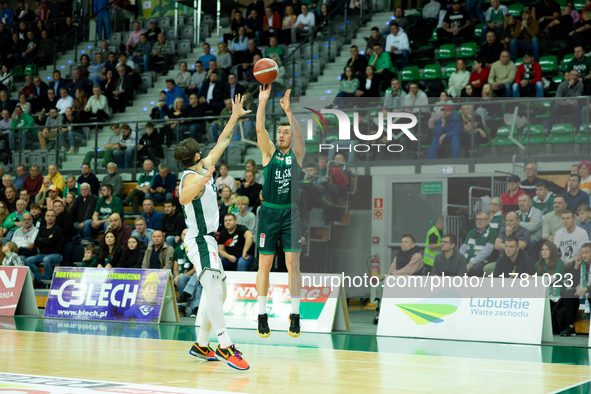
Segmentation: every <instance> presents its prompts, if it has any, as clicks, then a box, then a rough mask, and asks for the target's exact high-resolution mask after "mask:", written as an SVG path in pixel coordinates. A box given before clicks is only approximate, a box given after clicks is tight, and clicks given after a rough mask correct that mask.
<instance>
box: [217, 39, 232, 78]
mask: <svg viewBox="0 0 591 394" xmlns="http://www.w3.org/2000/svg"><path fill="white" fill-rule="evenodd" d="M216 63H217V66H218V68H219V69H222V70H228V71H229V70H230V69H231V68H232V64H233V63H232V54H231V53H230V51H229V50H228V44H226V43H225V42H223V41H222V42H220V43H218V54H217V55H216Z"/></svg>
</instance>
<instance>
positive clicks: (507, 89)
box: [488, 51, 517, 97]
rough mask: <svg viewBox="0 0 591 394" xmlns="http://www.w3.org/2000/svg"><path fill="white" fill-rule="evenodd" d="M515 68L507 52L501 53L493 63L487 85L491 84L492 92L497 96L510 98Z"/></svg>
mask: <svg viewBox="0 0 591 394" xmlns="http://www.w3.org/2000/svg"><path fill="white" fill-rule="evenodd" d="M516 72H517V68H516V67H515V63H513V62H512V61H511V59H510V56H509V52H508V51H503V52H501V56H500V58H499V60H497V61H496V62H495V63H493V65H492V67H491V68H490V74H489V76H488V83H489V84H491V86H492V88H493V92H494V93H495V94H496V95H497V96H498V97H501V96H503V95H504V96H505V97H511V95H512V86H511V85H512V84H513V82H514V81H515V74H516Z"/></svg>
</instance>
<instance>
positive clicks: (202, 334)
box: [197, 326, 211, 347]
mask: <svg viewBox="0 0 591 394" xmlns="http://www.w3.org/2000/svg"><path fill="white" fill-rule="evenodd" d="M210 327H211V326H210ZM210 334H211V331H207V330H204V329H203V327H201V329H200V330H199V334H198V335H197V344H198V345H199V346H203V347H205V346H207V345H208V344H209V336H210Z"/></svg>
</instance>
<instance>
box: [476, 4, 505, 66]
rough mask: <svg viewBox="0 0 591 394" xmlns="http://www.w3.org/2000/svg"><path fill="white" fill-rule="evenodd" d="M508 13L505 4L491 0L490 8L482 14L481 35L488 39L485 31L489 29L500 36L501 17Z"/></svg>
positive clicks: (501, 30) (501, 29)
mask: <svg viewBox="0 0 591 394" xmlns="http://www.w3.org/2000/svg"><path fill="white" fill-rule="evenodd" d="M508 14H509V9H508V8H507V6H505V5H501V4H500V2H499V0H491V1H490V8H489V9H488V10H486V13H485V14H484V19H485V24H484V26H483V27H482V37H483V38H484V37H486V38H487V39H488V35H487V33H488V32H489V31H493V32H494V33H495V35H496V36H497V37H500V36H501V33H502V32H503V19H504V17H505V15H508ZM497 58H498V57H497ZM495 59H496V58H495Z"/></svg>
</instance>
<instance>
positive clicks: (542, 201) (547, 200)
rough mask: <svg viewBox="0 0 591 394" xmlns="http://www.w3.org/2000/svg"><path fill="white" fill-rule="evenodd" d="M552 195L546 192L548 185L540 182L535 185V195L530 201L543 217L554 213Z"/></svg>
mask: <svg viewBox="0 0 591 394" xmlns="http://www.w3.org/2000/svg"><path fill="white" fill-rule="evenodd" d="M554 197H555V196H554V193H552V192H548V184H547V183H546V182H543V181H540V182H538V183H536V195H535V196H534V198H533V199H532V202H533V205H534V208H536V209H539V210H540V211H542V214H543V215H545V214H547V213H548V212H552V211H554Z"/></svg>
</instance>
